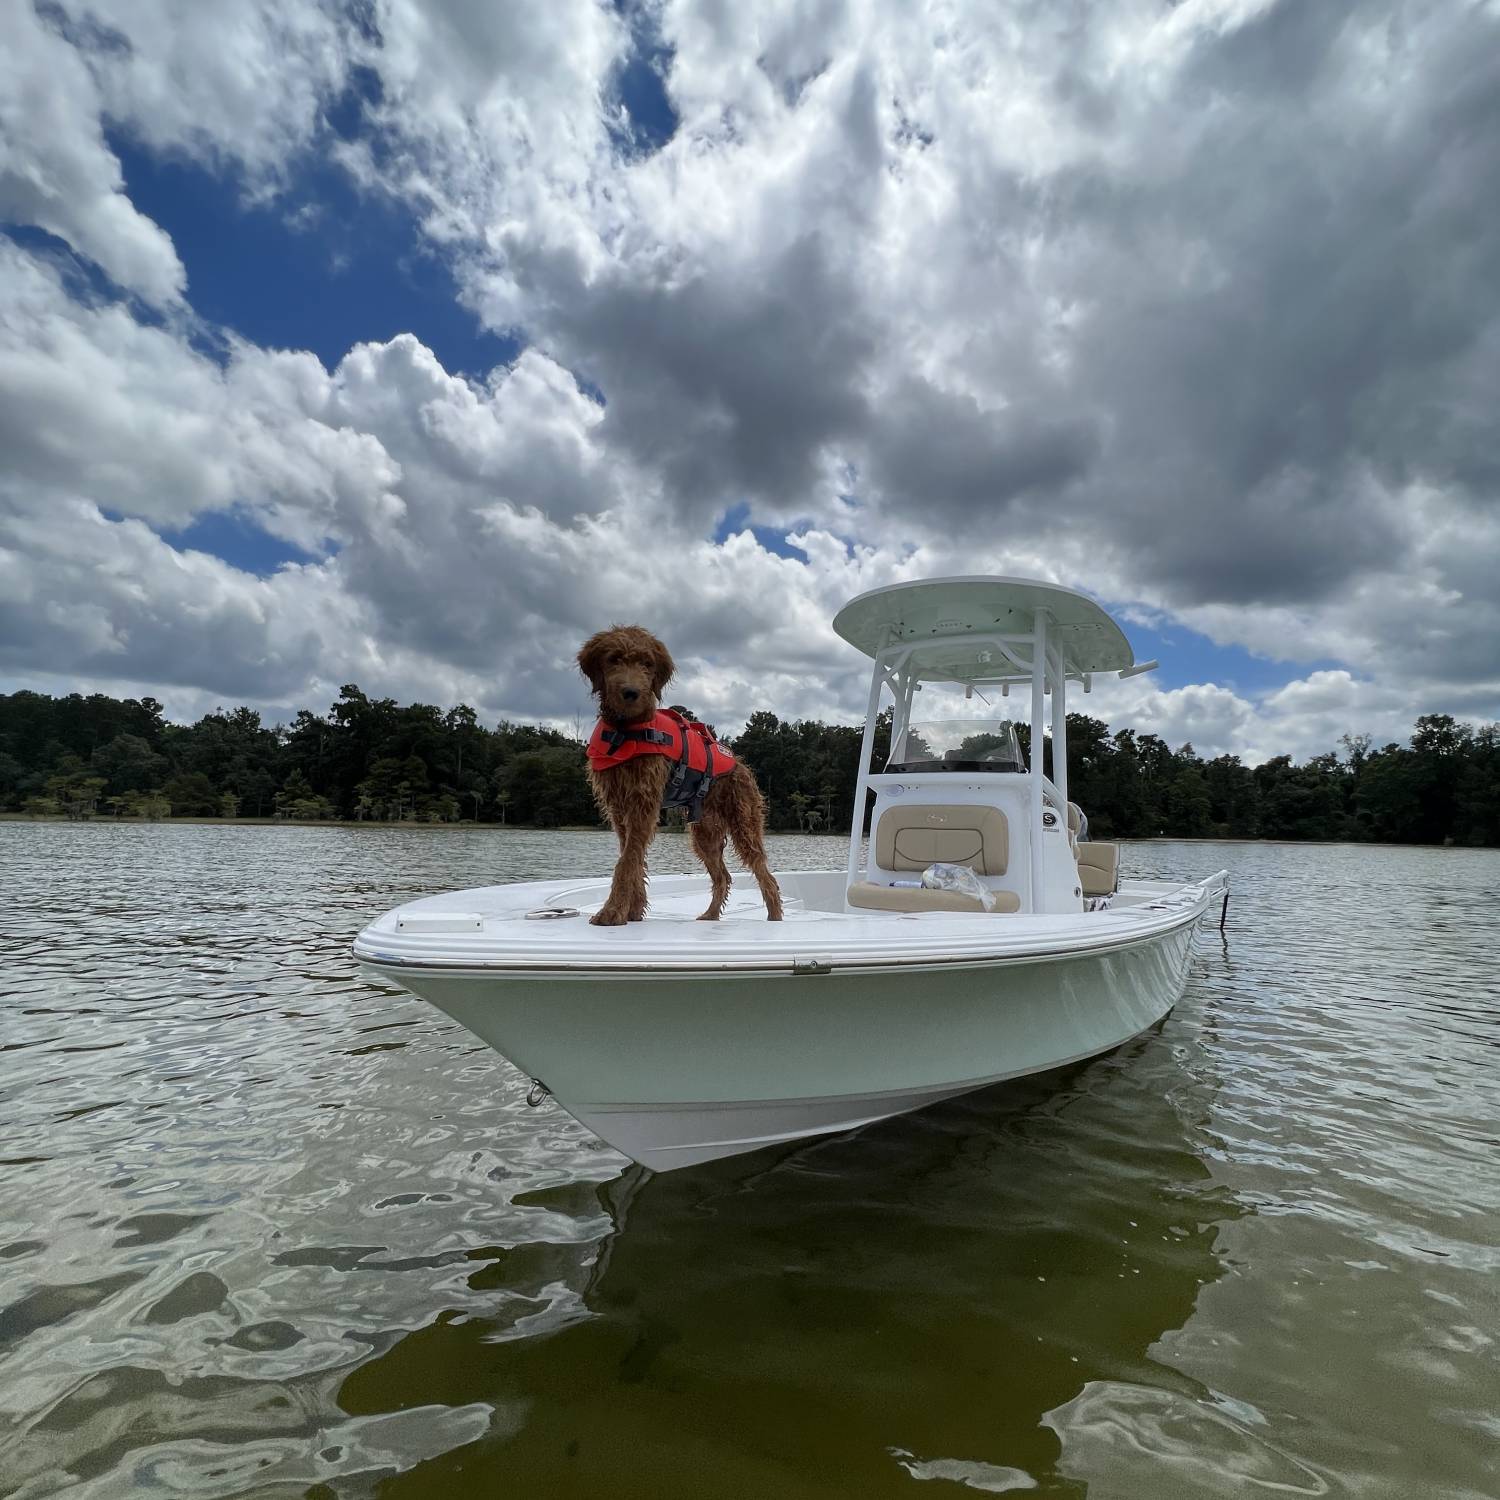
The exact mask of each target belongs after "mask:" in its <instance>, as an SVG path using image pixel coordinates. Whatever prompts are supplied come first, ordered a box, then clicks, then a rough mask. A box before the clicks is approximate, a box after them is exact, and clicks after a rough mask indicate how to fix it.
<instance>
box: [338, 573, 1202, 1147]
mask: <svg viewBox="0 0 1500 1500" xmlns="http://www.w3.org/2000/svg"><path fill="white" fill-rule="evenodd" d="M833 624H834V629H835V630H836V631H837V632H838V634H839V635H841V636H842V637H843V638H844V639H845V640H846V641H848V642H849V643H850V644H851V645H853V646H855V647H857V648H858V649H859V650H860V651H863V652H864V653H865V654H866V655H867V656H870V657H871V658H873V661H874V671H873V674H872V681H871V684H870V693H869V700H868V706H867V712H866V718H865V730H864V739H863V745H862V749H861V759H860V767H861V771H860V775H859V778H858V783H857V786H856V791H855V798H854V807H855V815H854V820H853V826H852V828H851V830H850V838H849V856H848V861H847V864H846V866H845V868H843V869H840V870H814V871H787V872H778V873H777V880H778V881H779V882H780V885H781V890H782V895H783V899H784V904H785V909H786V916H785V920H784V921H782V922H779V923H772V922H768V921H767V920H766V912H765V907H764V906H763V904H762V903H761V900H760V896H759V893H758V892H757V891H756V889H755V886H754V884H753V882H751V881H749V880H748V878H742V879H741V880H738V881H736V885H735V889H734V891H733V893H732V894H731V896H730V900H729V904H728V906H727V907H726V909H725V912H724V916H723V918H722V919H721V920H720V921H718V922H704V921H699V920H696V918H697V915H698V913H699V912H700V911H701V910H702V909H703V908H704V906H705V905H706V903H707V898H708V891H709V887H708V878H707V876H706V875H705V874H697V875H669V876H656V877H653V878H652V880H651V882H650V895H651V906H650V910H649V912H648V913H647V916H646V918H645V920H644V921H642V922H632V923H629V924H627V925H626V926H623V927H595V926H592V925H590V924H589V922H588V920H587V918H588V916H589V914H590V913H591V912H593V911H595V910H597V909H598V907H599V906H600V905H602V904H603V902H604V899H605V897H606V896H607V894H608V891H609V885H610V880H609V876H608V874H607V873H601V874H600V876H599V877H598V878H597V879H587V880H576V879H575V880H552V881H532V882H526V883H524V884H514V885H502V886H492V887H486V888H484V889H479V890H467V891H457V892H453V893H450V894H445V895H438V896H430V897H427V898H425V899H423V900H419V901H414V902H411V903H409V904H408V905H405V906H401V907H398V908H397V909H395V910H394V911H391V912H387V913H386V914H385V915H384V916H382V917H380V918H379V919H378V920H376V921H374V922H372V923H371V924H370V925H369V926H368V927H366V928H365V930H364V931H363V932H362V933H360V935H359V937H358V939H357V940H356V941H355V944H354V952H355V955H356V956H357V957H358V958H359V959H360V960H361V961H362V962H363V963H364V964H365V965H367V966H368V967H369V968H371V969H373V970H375V971H377V972H378V973H379V975H380V976H381V977H382V978H384V979H387V980H393V981H395V982H396V983H398V984H400V985H404V986H405V987H406V988H407V989H409V990H412V991H414V992H415V993H416V994H418V995H420V996H422V997H423V998H424V999H426V1000H428V1001H430V1002H431V1003H432V1004H433V1005H436V1006H437V1007H438V1008H439V1009H440V1010H442V1011H444V1012H445V1013H446V1014H448V1015H450V1016H452V1017H453V1018H454V1019H455V1020H457V1021H459V1022H461V1023H462V1024H463V1025H464V1026H466V1027H468V1028H469V1030H471V1031H472V1032H474V1033H475V1034H476V1035H477V1036H479V1037H480V1038H482V1039H483V1040H484V1041H485V1042H487V1043H489V1045H490V1046H492V1047H494V1048H495V1049H496V1050H497V1051H498V1052H500V1053H502V1054H503V1055H504V1056H505V1057H507V1058H509V1059H510V1060H511V1062H513V1063H514V1064H515V1065H516V1066H517V1067H518V1068H520V1069H522V1070H523V1071H524V1072H526V1073H528V1074H529V1075H531V1078H532V1079H533V1080H534V1083H535V1087H534V1089H533V1092H532V1098H533V1100H540V1099H542V1098H545V1097H547V1096H549V1095H550V1097H551V1098H552V1099H554V1100H555V1101H556V1102H557V1103H558V1104H560V1105H561V1106H562V1107H563V1108H564V1109H566V1110H567V1111H568V1113H569V1114H571V1115H572V1116H573V1117H574V1118H575V1119H577V1120H578V1121H580V1122H581V1123H582V1124H583V1125H585V1126H586V1127H587V1128H588V1129H589V1130H591V1131H593V1132H594V1133H595V1134H596V1135H598V1136H600V1137H601V1138H602V1139H603V1140H604V1141H606V1142H608V1143H609V1144H610V1145H611V1146H614V1147H616V1148H617V1149H618V1150H620V1151H623V1152H624V1153H625V1154H626V1155H628V1156H630V1157H633V1158H634V1159H635V1160H636V1161H638V1162H641V1163H643V1164H645V1165H646V1166H649V1167H653V1168H655V1169H657V1170H667V1169H670V1168H674V1167H681V1166H688V1165H691V1164H693V1163H696V1162H703V1161H709V1160H712V1159H714V1158H716V1157H721V1156H732V1155H735V1154H736V1153H739V1152H744V1151H753V1150H756V1149H758V1148H759V1147H762V1146H766V1145H770V1144H772V1143H775V1142H781V1141H789V1140H796V1139H799V1138H801V1137H804V1136H811V1135H818V1134H823V1133H827V1132H831V1131H844V1130H849V1129H852V1128H854V1127H856V1126H860V1125H864V1124H867V1123H869V1122H870V1121H873V1120H879V1119H884V1118H886V1117H888V1116H890V1115H894V1114H899V1113H902V1112H903V1111H905V1110H911V1109H919V1108H921V1107H923V1106H924V1105H927V1104H931V1103H935V1102H936V1101H938V1100H940V1099H946V1098H950V1097H952V1096H954V1095H956V1094H962V1093H965V1092H968V1091H969V1090H972V1089H978V1088H983V1087H985V1086H986V1085H988V1084H992V1083H997V1082H1000V1081H1001V1080H1004V1079H1009V1078H1018V1077H1022V1076H1024V1075H1026V1074H1029V1073H1037V1072H1042V1071H1044V1070H1046V1069H1048V1068H1055V1067H1058V1066H1060V1065H1062V1064H1064V1063H1069V1062H1073V1061H1077V1060H1080V1059H1083V1058H1088V1057H1093V1056H1095V1055H1097V1054H1099V1053H1103V1052H1107V1051H1110V1050H1111V1049H1112V1048H1115V1047H1118V1046H1120V1045H1121V1044H1122V1043H1123V1042H1125V1041H1127V1040H1129V1039H1130V1038H1131V1037H1133V1036H1136V1035H1137V1034H1139V1033H1140V1032H1141V1031H1144V1030H1145V1029H1146V1028H1147V1027H1149V1026H1152V1025H1153V1024H1155V1023H1156V1022H1157V1021H1159V1020H1160V1019H1161V1018H1162V1017H1163V1016H1164V1015H1166V1013H1167V1012H1168V1011H1169V1010H1170V1009H1171V1008H1172V1007H1173V1005H1175V1004H1176V1003H1177V1001H1178V999H1179V998H1180V997H1181V995H1182V991H1183V988H1184V986H1185V984H1186V980H1187V969H1188V958H1189V951H1190V947H1191V942H1192V934H1193V929H1194V927H1195V925H1196V923H1197V922H1198V920H1199V918H1200V917H1202V916H1203V915H1204V913H1205V912H1206V911H1207V910H1208V909H1209V906H1210V903H1211V902H1212V901H1213V899H1214V897H1215V896H1216V895H1217V894H1219V893H1220V892H1222V891H1224V889H1225V877H1224V875H1223V872H1220V873H1219V874H1218V875H1215V876H1212V877H1210V878H1209V879H1207V880H1202V881H1198V882H1196V883H1193V884H1185V883H1176V882H1171V881H1150V880H1117V878H1116V872H1117V865H1118V859H1117V849H1116V846H1114V845H1111V844H1098V843H1093V842H1091V841H1089V840H1088V839H1087V837H1086V833H1087V825H1086V820H1084V819H1083V818H1082V816H1081V814H1080V811H1079V809H1077V808H1076V807H1075V806H1074V805H1073V804H1071V803H1070V802H1069V800H1068V784H1067V749H1066V718H1065V715H1066V711H1067V693H1068V687H1069V685H1070V684H1079V685H1081V686H1082V688H1083V690H1084V691H1085V692H1087V691H1088V690H1089V688H1090V687H1091V685H1092V679H1093V677H1094V676H1095V675H1097V674H1102V673H1106V672H1108V673H1120V674H1121V675H1131V674H1133V673H1135V672H1138V671H1145V670H1149V669H1150V667H1151V666H1154V665H1155V663H1147V664H1145V665H1144V666H1140V667H1138V666H1137V665H1136V664H1135V660H1134V656H1133V654H1132V652H1131V648H1130V645H1129V643H1128V642H1127V641H1126V639H1125V636H1124V634H1123V633H1122V632H1121V630H1120V628H1119V626H1118V625H1116V624H1115V622H1114V621H1113V620H1112V619H1111V618H1110V616H1109V615H1108V614H1107V613H1106V612H1105V611H1104V610H1103V609H1102V608H1100V606H1099V605H1097V604H1096V603H1094V601H1092V600H1091V599H1089V598H1087V597H1086V596H1084V595H1082V594H1079V593H1076V592H1074V591H1073V590H1071V589H1065V588H1059V587H1056V586H1054V585H1052V584H1047V583H1038V582H1033V581H1030V580H1026V579H1014V578H944V579H934V580H930V581H925V582H918V583H904V584H897V585H893V586H892V587H890V588H883V589H876V590H873V591H872V592H870V593H867V594H861V595H860V596H859V597H858V598H856V599H854V600H852V601H851V602H850V603H849V604H847V605H846V606H845V607H844V608H843V609H842V610H841V611H840V612H839V614H838V616H837V617H836V618H835V620H834V622H833ZM924 688H927V689H929V690H930V691H932V692H934V694H936V693H940V692H946V693H947V694H948V695H949V696H950V701H952V702H953V703H955V704H957V703H963V704H964V705H965V707H966V710H967V709H968V708H970V707H972V705H973V700H974V697H975V696H976V695H977V696H978V698H979V701H980V704H981V705H983V704H985V703H986V701H987V698H986V694H988V695H990V697H991V698H993V697H994V696H995V695H996V694H1000V695H1005V696H1008V695H1009V693H1010V690H1011V689H1012V688H1018V689H1025V690H1026V691H1027V692H1028V693H1029V699H1030V703H1029V708H1030V714H1029V717H1030V744H1031V745H1032V746H1040V745H1042V744H1043V742H1044V737H1045V734H1046V730H1047V720H1048V718H1049V717H1050V724H1051V731H1052V744H1053V765H1054V768H1055V774H1054V776H1052V777H1048V776H1046V775H1044V774H1042V766H1041V763H1040V760H1041V758H1040V757H1039V756H1035V755H1034V756H1033V757H1032V766H1031V768H1030V769H1029V770H1028V769H1027V768H1026V766H1025V765H1024V763H1023V761H1022V759H1021V756H1020V751H1019V748H1018V745H1017V739H1016V735H1015V732H1014V727H1013V726H1012V725H1010V724H1009V723H1008V722H1006V721H1005V720H1003V719H1002V718H1000V717H999V716H998V715H997V714H996V713H995V712H994V706H993V704H991V707H990V712H989V715H988V717H986V718H978V717H965V718H962V719H944V720H939V721H933V720H923V719H920V718H918V717H917V716H915V715H914V713H913V704H914V700H915V697H916V694H917V693H919V692H921V691H923V689H924ZM959 694H963V695H964V697H963V698H960V697H959ZM887 696H889V698H890V699H891V701H892V724H891V737H890V744H891V751H890V753H889V755H888V756H887V757H886V761H885V764H884V766H883V768H882V769H881V770H880V771H879V772H873V771H871V770H870V765H871V756H872V751H873V748H874V745H875V739H876V731H877V716H878V715H879V714H880V712H881V708H882V703H883V700H884V699H885V698H886V697H887ZM1049 699H1050V705H1049V703H1048V700H1049ZM872 793H873V797H874V807H873V812H872V813H871V816H870V823H869V827H870V829H871V830H872V832H873V836H872V837H869V838H866V837H865V836H864V828H865V822H864V818H863V817H862V814H863V812H864V811H865V809H866V807H867V804H868V801H869V798H870V796H871V794H872ZM937 863H946V864H949V865H959V866H966V867H967V868H968V869H970V870H972V871H973V873H974V875H975V876H976V877H977V879H978V884H979V886H980V887H981V888H982V892H983V894H982V895H980V896H978V897H976V896H973V895H968V894H964V893H963V892H962V891H956V890H952V889H929V888H927V887H926V886H924V885H922V884H921V881H922V878H923V875H924V872H925V871H926V870H928V869H929V867H931V866H933V865H934V864H937ZM928 878H929V879H930V878H931V877H928Z"/></svg>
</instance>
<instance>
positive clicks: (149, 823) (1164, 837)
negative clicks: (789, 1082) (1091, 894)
mask: <svg viewBox="0 0 1500 1500" xmlns="http://www.w3.org/2000/svg"><path fill="white" fill-rule="evenodd" d="M0 823H89V824H100V825H103V826H105V827H110V828H113V827H116V826H118V827H121V828H172V827H184V826H186V827H190V828H380V829H415V830H417V831H419V832H422V833H442V832H444V831H445V830H447V831H451V830H453V829H455V828H470V829H485V830H487V831H488V832H491V833H608V832H609V829H608V828H604V827H601V826H599V825H597V824H588V823H565V824H560V825H558V826H557V827H555V828H538V827H536V826H535V825H534V824H531V823H470V822H464V823H391V822H387V821H386V820H385V819H383V818H363V819H360V818H110V817H95V818H68V817H64V816H63V815H62V814H61V813H43V814H41V815H33V814H31V813H21V812H0ZM685 831H686V830H685V829H683V828H675V827H673V826H671V825H670V824H669V825H667V827H666V828H665V829H664V830H663V832H666V833H683V832H685ZM768 831H769V832H770V833H771V836H772V837H773V838H775V837H783V838H802V839H836V840H838V841H839V842H840V843H845V844H846V843H848V840H849V835H848V834H847V833H844V832H842V831H841V830H835V829H830V830H828V831H827V832H821V833H798V832H796V831H795V830H793V829H771V830H768ZM1110 842H1112V843H1121V844H1284V845H1286V846H1287V847H1289V848H1294V849H1319V848H1321V849H1334V848H1345V849H1444V850H1454V849H1458V850H1464V849H1469V850H1483V849H1485V847H1486V846H1485V845H1483V844H1392V843H1383V842H1378V841H1376V840H1374V839H1370V840H1358V839H1247V838H1231V837H1229V836H1227V835H1226V836H1225V837H1223V838H1199V837H1195V836H1189V835H1187V834H1170V833H1163V834H1155V835H1153V836H1151V837H1149V838H1122V839H1115V840H1111V841H1110ZM1491 852H1493V851H1491Z"/></svg>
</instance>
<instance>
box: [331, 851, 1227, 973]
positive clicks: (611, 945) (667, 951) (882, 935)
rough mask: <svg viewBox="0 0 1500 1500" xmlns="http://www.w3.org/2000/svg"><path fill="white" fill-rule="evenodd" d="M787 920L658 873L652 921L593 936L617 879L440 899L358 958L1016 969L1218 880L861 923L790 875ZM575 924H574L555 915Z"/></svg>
mask: <svg viewBox="0 0 1500 1500" xmlns="http://www.w3.org/2000/svg"><path fill="white" fill-rule="evenodd" d="M777 879H778V881H779V882H780V883H781V887H782V896H783V900H784V902H785V908H786V912H785V919H784V920H783V921H781V922H768V921H767V920H766V916H765V907H764V906H763V905H762V904H761V901H760V897H759V894H758V893H757V892H756V890H755V886H754V884H753V882H751V881H749V880H748V879H747V878H746V877H743V876H741V877H740V878H738V879H737V880H736V882H735V886H734V889H733V890H732V892H731V894H730V897H729V902H728V904H727V906H726V908H725V911H724V915H723V917H722V919H721V920H720V921H718V922H703V921H699V920H698V914H699V913H700V912H701V911H702V910H703V909H704V907H705V906H706V905H707V904H708V895H709V888H708V880H707V877H706V876H703V875H667V876H658V877H655V878H653V879H652V881H651V908H650V911H649V912H648V914H647V916H646V918H645V920H644V921H641V922H631V923H628V924H626V925H625V926H623V927H595V926H592V925H591V924H590V923H589V920H588V918H589V917H590V915H592V913H593V912H595V911H597V910H598V909H599V907H600V906H601V905H602V904H603V902H604V899H605V897H606V896H607V894H608V892H609V881H608V879H607V878H605V877H600V878H598V879H592V880H576V879H575V880H555V881H529V882H526V883H524V884H517V885H499V886H486V887H482V888H479V889H474V890H466V891H452V892H447V893H445V894H443V895H439V896H429V897H426V898H424V899H422V900H420V901H413V902H411V903H409V904H408V905H406V906H402V907H398V908H397V909H396V910H394V911H391V912H387V913H386V914H385V915H384V916H383V917H380V918H378V919H377V920H376V921H374V922H372V923H371V924H370V925H369V926H368V927H366V928H365V930H364V931H363V932H362V933H360V935H359V937H358V939H357V940H356V942H355V945H354V951H355V955H356V956H357V957H358V958H360V959H362V960H363V961H365V962H366V963H369V964H371V965H373V966H375V967H377V968H388V969H393V970H410V969H413V968H416V969H443V970H450V971H451V970H459V969H462V970H476V971H480V972H492V971H494V970H497V969H499V970H525V971H530V972H535V973H555V974H580V973H595V972H606V973H622V972H623V973H628V972H637V973H639V972H643V971H651V972H660V971H663V970H670V971H684V970H689V971H703V972H718V973H724V972H730V971H766V970H770V971H781V972H789V971H792V972H815V971H816V970H817V969H821V968H824V967H826V968H828V969H850V968H856V969H859V968H880V969H885V968H889V967H892V966H895V967H901V968H908V967H923V966H929V965H946V964H951V963H955V962H963V963H969V964H973V963H987V962H994V963H1005V962H1014V961H1019V960H1031V959H1036V958H1046V957H1049V956H1058V957H1063V956H1071V955H1076V954H1079V953H1088V952H1098V951H1107V950H1108V949H1111V948H1116V947H1121V946H1125V945H1128V944H1131V943H1135V942H1141V941H1145V940H1148V939H1150V938H1152V937H1155V936H1158V935H1160V934H1161V933H1162V932H1163V931H1166V930H1169V929H1171V928H1173V927H1176V926H1179V925H1181V924H1182V923H1183V922H1185V921H1190V920H1193V919H1194V918H1195V917H1197V916H1198V915H1201V914H1202V912H1203V911H1204V910H1205V909H1206V907H1207V904H1208V901H1209V899H1210V897H1211V896H1212V894H1213V892H1214V890H1216V889H1218V888H1219V880H1218V877H1213V878H1211V879H1210V880H1208V881H1203V882H1200V883H1198V884H1196V885H1184V884H1181V883H1178V882H1172V881H1129V882H1124V883H1122V885H1121V888H1120V891H1119V893H1118V894H1117V896H1116V897H1115V899H1114V903H1113V905H1112V906H1111V907H1110V908H1109V909H1107V910H1104V911H1097V912H1070V913H1063V914H1047V915H1033V914H1027V913H1007V914H1002V913H985V912H922V913H915V912H913V913H898V912H859V911H849V910H846V909H845V908H844V906H843V891H844V879H845V877H844V873H843V872H842V871H833V870H814V871H793V872H787V873H782V874H778V876H777ZM547 913H566V915H546V914H547Z"/></svg>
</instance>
